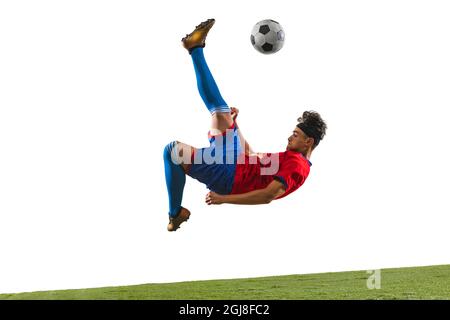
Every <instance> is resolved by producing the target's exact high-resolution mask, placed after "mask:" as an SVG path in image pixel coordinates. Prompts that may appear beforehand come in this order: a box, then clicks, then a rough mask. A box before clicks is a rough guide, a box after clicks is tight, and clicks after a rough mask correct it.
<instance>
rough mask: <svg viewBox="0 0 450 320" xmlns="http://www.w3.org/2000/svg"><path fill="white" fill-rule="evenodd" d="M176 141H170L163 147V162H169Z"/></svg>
mask: <svg viewBox="0 0 450 320" xmlns="http://www.w3.org/2000/svg"><path fill="white" fill-rule="evenodd" d="M177 142H178V141H172V142H170V143H168V144H167V145H166V146H165V147H164V160H170V159H171V157H172V153H173V152H175V151H174V150H175V149H176V145H177Z"/></svg>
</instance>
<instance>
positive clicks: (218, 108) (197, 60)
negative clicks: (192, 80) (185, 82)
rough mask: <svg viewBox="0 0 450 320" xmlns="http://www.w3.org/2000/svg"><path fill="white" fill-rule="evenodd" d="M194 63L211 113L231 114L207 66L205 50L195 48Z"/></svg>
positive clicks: (201, 93) (204, 100)
mask: <svg viewBox="0 0 450 320" xmlns="http://www.w3.org/2000/svg"><path fill="white" fill-rule="evenodd" d="M191 57H192V62H193V63H194V69H195V76H196V77H197V87H198V91H199V93H200V96H201V97H202V99H203V102H204V103H205V105H206V107H207V108H208V110H209V112H211V114H213V113H214V112H230V108H228V105H227V103H226V102H225V100H223V98H222V96H221V95H220V91H219V88H218V87H217V84H216V82H215V81H214V78H213V76H212V74H211V71H210V70H209V68H208V65H207V64H206V60H205V56H204V55H203V48H201V47H199V48H195V49H194V50H192V52H191Z"/></svg>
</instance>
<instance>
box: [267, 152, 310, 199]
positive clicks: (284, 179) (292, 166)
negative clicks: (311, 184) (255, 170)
mask: <svg viewBox="0 0 450 320" xmlns="http://www.w3.org/2000/svg"><path fill="white" fill-rule="evenodd" d="M301 168H302V166H301V164H300V162H299V160H297V159H295V158H292V157H289V158H287V159H285V161H283V163H281V165H280V169H279V170H278V172H277V173H276V174H275V175H274V179H275V180H278V181H280V182H281V183H282V184H283V185H284V188H285V193H284V195H287V194H289V193H291V192H292V191H294V190H296V189H298V188H299V187H300V186H301V185H302V183H303V182H304V180H305V177H303V175H302V169H301Z"/></svg>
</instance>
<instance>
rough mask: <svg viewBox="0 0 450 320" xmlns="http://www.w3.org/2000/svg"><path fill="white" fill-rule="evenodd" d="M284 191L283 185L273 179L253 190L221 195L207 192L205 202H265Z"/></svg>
mask: <svg viewBox="0 0 450 320" xmlns="http://www.w3.org/2000/svg"><path fill="white" fill-rule="evenodd" d="M284 192H285V189H284V185H283V184H282V183H281V182H279V181H277V180H274V181H272V182H271V183H270V184H269V185H268V186H267V187H266V188H264V189H258V190H253V191H250V192H247V193H242V194H229V195H221V194H217V193H215V192H209V193H208V194H207V195H206V203H207V204H208V205H210V204H222V203H231V204H267V203H270V202H271V201H272V200H274V199H275V198H277V197H279V196H281V195H282V194H283V193H284Z"/></svg>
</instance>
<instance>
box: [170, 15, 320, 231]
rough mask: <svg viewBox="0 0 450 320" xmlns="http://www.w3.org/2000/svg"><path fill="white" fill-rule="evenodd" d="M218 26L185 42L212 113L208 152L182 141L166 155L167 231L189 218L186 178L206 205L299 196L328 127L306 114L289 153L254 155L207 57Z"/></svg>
mask: <svg viewBox="0 0 450 320" xmlns="http://www.w3.org/2000/svg"><path fill="white" fill-rule="evenodd" d="M214 22H215V20H214V19H209V20H207V21H205V22H202V23H201V24H200V25H198V26H197V27H196V28H195V30H194V31H193V32H192V33H190V34H187V35H186V37H184V38H183V39H182V44H183V46H184V48H186V49H187V50H188V52H189V54H190V55H191V58H192V62H193V64H194V70H195V74H196V78H197V87H198V90H199V93H200V96H201V97H202V99H203V101H204V103H205V105H206V107H207V108H208V110H209V112H210V113H211V120H212V121H211V130H210V131H209V134H208V136H209V142H210V146H209V147H206V148H200V149H198V148H194V147H192V146H190V145H187V144H185V143H181V142H179V141H173V142H171V143H169V144H168V145H167V146H166V147H165V149H164V168H165V176H166V184H167V192H168V195H169V224H168V226H167V230H168V231H176V230H177V229H178V228H179V227H180V224H181V223H183V222H185V221H187V220H188V219H189V216H190V212H189V210H188V209H186V208H184V207H182V206H181V202H182V197H183V189H184V185H185V181H186V175H189V176H190V177H192V178H194V179H197V180H198V181H200V182H202V183H204V184H205V185H206V186H207V188H208V189H209V190H210V192H209V193H208V194H207V195H206V203H207V204H208V205H211V204H222V203H232V204H247V205H251V204H267V203H270V202H271V201H272V200H275V199H280V198H283V197H285V196H287V195H288V194H290V193H292V192H293V191H295V190H297V189H298V188H299V187H300V186H301V185H302V184H303V183H304V182H305V180H306V178H307V177H308V174H309V170H310V166H311V162H310V161H309V159H310V157H311V153H312V152H313V150H314V148H316V147H317V145H318V144H319V142H320V141H321V140H322V138H323V137H324V135H325V131H326V129H327V126H326V124H325V122H324V121H323V120H322V118H321V116H320V115H319V114H318V113H317V112H314V111H305V112H304V113H303V115H302V117H300V118H298V119H297V121H298V124H297V125H296V127H295V128H294V130H293V131H292V134H291V136H290V137H289V138H288V144H287V146H286V150H285V151H283V152H279V153H272V154H270V153H266V154H262V153H254V152H253V150H252V148H251V147H250V145H249V144H248V143H247V142H246V141H245V140H244V138H243V136H242V133H241V131H240V130H239V129H238V125H237V121H236V118H237V116H238V113H239V110H238V109H236V108H230V107H229V106H228V105H227V103H226V102H225V101H224V99H223V98H222V96H221V94H220V92H219V89H218V87H217V84H216V82H215V81H214V78H213V76H212V74H211V72H210V70H209V68H208V65H207V64H206V60H205V57H204V55H203V48H204V47H205V39H206V36H207V34H208V32H209V30H210V29H211V27H212V26H213V25H214Z"/></svg>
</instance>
